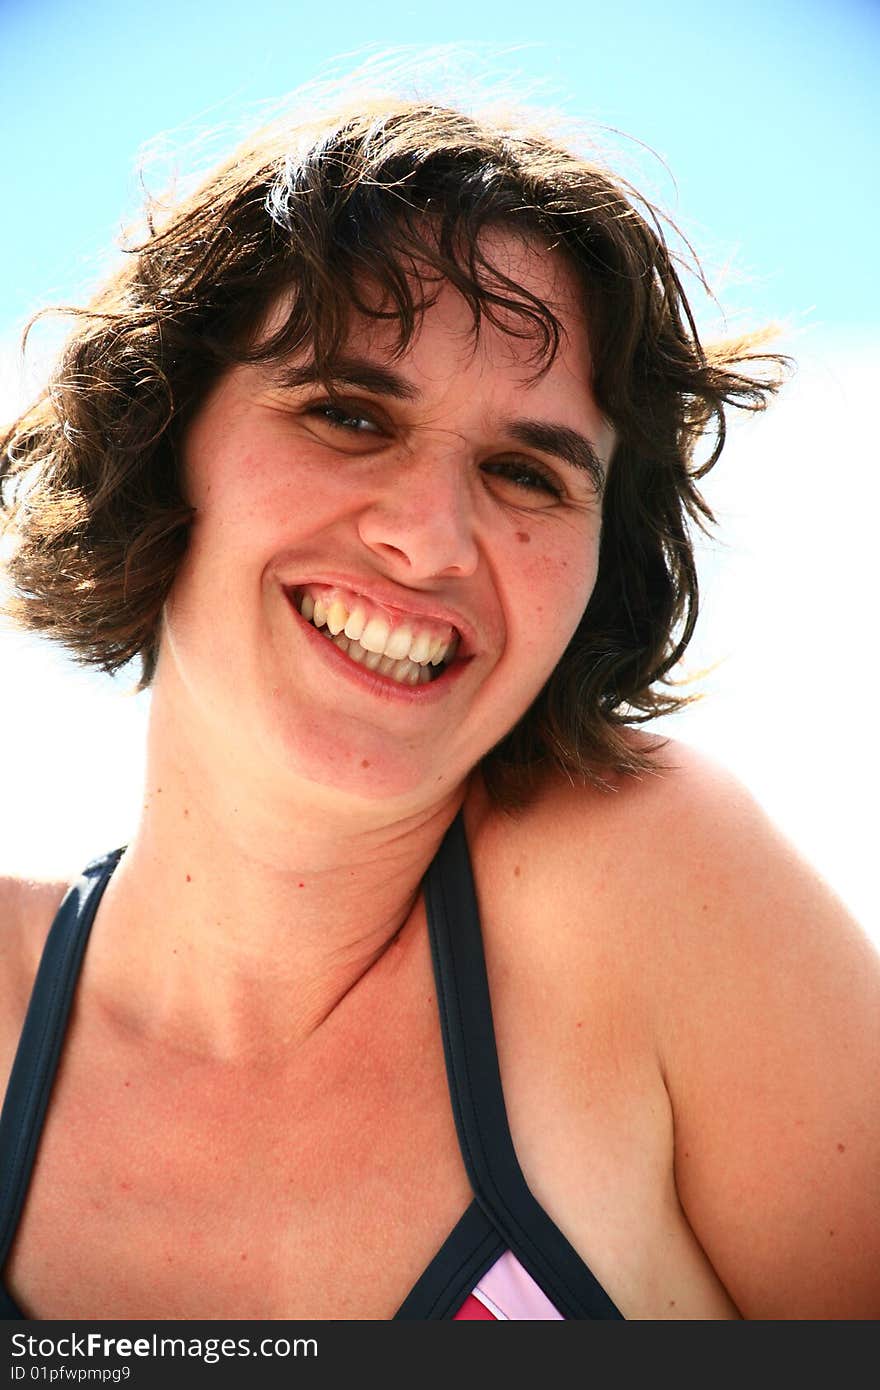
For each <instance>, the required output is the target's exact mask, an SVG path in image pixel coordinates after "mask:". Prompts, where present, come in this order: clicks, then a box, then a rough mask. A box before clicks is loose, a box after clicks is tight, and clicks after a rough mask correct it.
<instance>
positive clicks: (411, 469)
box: [358, 444, 479, 581]
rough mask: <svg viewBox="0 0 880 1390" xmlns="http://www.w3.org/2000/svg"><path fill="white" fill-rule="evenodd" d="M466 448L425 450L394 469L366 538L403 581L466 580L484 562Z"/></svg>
mask: <svg viewBox="0 0 880 1390" xmlns="http://www.w3.org/2000/svg"><path fill="white" fill-rule="evenodd" d="M465 454H466V451H465V449H464V446H463V445H461V444H459V446H458V447H457V448H454V447H443V448H422V449H420V450H419V451H418V454H415V453H412V454H409V455H407V456H406V457H405V458H403V459H402V460H400V461H399V462H398V463H397V464H396V465H394V466H392V467H391V468H390V469H389V473H388V476H387V479H386V480H385V481H384V486H383V487H382V489H381V491H380V492H379V493H378V494H377V496H376V497H375V498H374V500H373V501H372V502H371V503H370V505H369V506H367V507H366V508H364V510H363V511H362V513H361V515H360V518H359V522H358V531H359V534H360V537H361V540H362V541H363V542H364V544H365V545H367V546H368V547H369V548H370V549H371V550H372V551H373V552H374V553H375V554H376V555H378V556H380V557H381V559H382V560H383V561H384V562H385V564H386V565H390V566H391V567H392V568H393V569H394V570H396V571H397V572H398V573H399V575H400V577H401V578H402V579H408V580H409V581H412V580H415V579H430V578H433V577H435V576H436V577H439V576H446V577H456V578H465V577H466V576H468V575H470V574H473V573H474V570H475V569H476V567H477V564H478V561H479V551H478V547H477V541H476V537H475V534H474V521H475V518H474V515H473V499H472V498H471V495H470V488H469V485H468V468H469V466H470V464H469V460H468V459H467V458H466V457H465Z"/></svg>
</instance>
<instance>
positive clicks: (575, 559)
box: [512, 528, 599, 647]
mask: <svg viewBox="0 0 880 1390" xmlns="http://www.w3.org/2000/svg"><path fill="white" fill-rule="evenodd" d="M524 538H525V539H524ZM515 541H516V546H515V553H514V554H513V555H512V563H513V565H514V567H515V570H516V602H517V604H518V605H521V606H522V607H523V608H524V609H525V611H527V612H529V613H530V614H532V616H533V617H534V618H537V619H540V632H541V633H543V636H544V638H545V639H548V638H549V639H552V641H553V643H554V644H559V643H560V642H561V645H562V647H565V646H567V644H568V641H569V638H570V637H571V636H572V634H573V632H574V630H575V628H576V627H577V625H578V623H579V621H580V619H581V616H582V614H583V611H584V609H585V608H586V606H587V603H588V601H589V598H590V594H591V593H592V592H593V587H594V585H595V583H596V574H597V572H598V563H599V546H598V540H597V539H596V540H594V539H593V538H592V537H589V536H582V537H579V538H578V541H577V543H576V544H572V545H566V546H560V545H558V544H557V545H553V546H551V545H550V544H549V543H548V542H546V541H545V542H542V539H541V537H540V536H539V535H538V534H537V528H535V529H533V530H532V531H531V532H529V531H526V530H520V531H517V532H516V533H515ZM536 635H537V634H536Z"/></svg>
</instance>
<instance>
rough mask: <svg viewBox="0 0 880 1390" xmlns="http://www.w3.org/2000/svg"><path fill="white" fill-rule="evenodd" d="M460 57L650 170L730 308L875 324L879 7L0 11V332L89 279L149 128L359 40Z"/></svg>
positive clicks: (229, 112) (879, 310) (241, 97)
mask: <svg viewBox="0 0 880 1390" xmlns="http://www.w3.org/2000/svg"><path fill="white" fill-rule="evenodd" d="M377 13H378V18H377ZM462 41H469V42H471V43H475V44H477V45H479V46H480V47H481V49H482V51H483V52H485V53H488V54H492V53H495V54H496V55H497V56H496V59H495V66H496V67H497V68H498V69H499V70H500V71H501V72H503V73H510V72H519V73H521V74H522V76H523V78H524V79H525V81H526V83H528V82H529V81H530V80H535V79H537V80H539V81H540V82H542V83H544V84H546V93H547V96H548V97H549V98H550V99H552V100H553V101H554V102H556V103H557V104H558V105H559V106H561V107H562V108H563V109H564V110H565V111H567V112H568V113H570V114H572V115H574V116H577V117H579V118H581V117H582V118H590V119H595V120H597V121H600V122H602V123H604V124H607V125H611V126H615V127H617V128H619V129H622V130H624V131H626V132H627V133H628V134H630V135H632V136H634V137H636V138H637V139H639V140H642V141H645V142H646V143H647V144H648V145H650V146H651V147H652V148H653V149H655V150H656V151H657V152H658V153H659V154H660V155H662V156H663V157H664V158H665V159H666V160H667V161H668V164H669V166H670V168H671V170H672V172H673V174H674V175H675V179H676V181H677V186H678V194H677V203H676V204H675V207H674V210H675V212H676V215H677V216H679V217H680V218H681V219H682V221H683V223H684V226H685V227H686V229H687V230H688V231H689V232H691V233H693V235H694V236H695V237H696V239H697V243H698V246H699V248H700V249H701V250H703V251H705V252H706V253H707V255H708V257H709V259H710V261H724V260H727V259H728V258H729V257H732V258H734V260H735V262H736V263H737V264H738V266H739V267H740V269H741V270H742V271H745V272H749V274H750V277H751V278H750V279H749V281H748V283H747V284H744V285H739V286H732V287H731V288H730V289H729V290H728V292H727V294H726V296H725V298H726V302H727V303H728V304H729V305H730V306H731V307H732V308H733V309H737V308H743V309H747V310H751V311H753V314H754V316H756V317H772V318H783V319H786V320H789V321H792V322H795V323H797V324H799V325H810V326H815V327H816V328H818V329H820V330H823V331H824V330H827V329H829V328H838V327H841V326H847V327H849V326H853V327H855V326H859V327H861V328H864V327H865V326H867V325H873V324H876V323H877V321H878V318H880V276H878V275H877V273H876V267H875V257H876V241H877V230H876V228H877V221H878V216H877V214H878V192H877V178H876V149H877V136H878V110H880V100H878V95H877V93H878V87H880V83H878V80H877V79H878V72H880V6H878V5H877V3H876V0H738V3H737V4H735V5H720V4H711V3H706V0H679V3H677V4H676V3H674V2H673V3H662V0H628V3H627V4H626V5H609V4H608V0H598V2H597V0H576V3H569V4H566V3H564V2H563V3H557V4H556V5H554V6H553V7H548V6H544V5H536V4H529V5H525V4H518V3H516V0H514V2H513V3H511V0H483V2H482V3H479V2H478V3H472V0H469V2H468V3H463V0H445V3H444V4H443V5H442V6H436V5H425V4H421V3H419V4H416V3H391V4H387V3H386V4H384V5H382V6H381V7H380V8H379V9H378V12H377V11H376V10H374V9H373V7H368V6H365V5H363V4H362V3H357V4H355V3H352V0H333V3H332V4H329V5H323V6H320V5H315V4H308V5H307V4H302V3H296V0H293V3H291V0H286V3H282V0H248V3H246V4H242V3H240V0H236V3H234V4H231V3H228V0H129V3H125V4H120V3H118V0H39V3H34V0H0V51H2V53H3V69H4V102H3V117H2V129H3V137H2V155H0V158H2V165H0V173H2V187H3V190H4V216H3V217H2V219H0V257H2V260H0V264H2V265H3V267H4V270H3V279H2V307H0V335H2V336H4V337H5V336H6V335H7V334H8V332H9V331H10V329H11V328H13V327H14V326H15V325H16V324H17V323H19V322H20V321H21V319H22V318H23V317H24V316H25V315H26V314H27V313H28V312H30V311H32V310H33V309H35V308H37V307H39V305H40V304H42V303H43V301H44V300H45V299H46V298H47V297H55V296H60V297H69V296H71V295H73V294H75V293H76V292H77V290H78V289H79V287H80V286H81V285H82V284H83V283H84V282H88V280H89V279H90V278H91V275H92V273H93V270H94V266H95V264H96V263H97V259H96V258H97V255H98V253H99V251H100V250H101V249H102V248H105V247H107V246H108V245H109V244H110V243H112V241H113V240H114V238H115V235H116V232H117V229H118V226H119V222H120V216H121V214H122V211H123V209H127V210H128V211H129V212H130V211H131V210H132V209H133V207H134V205H135V202H136V196H135V195H136V185H135V182H134V180H133V177H132V168H133V165H134V162H135V158H136V155H137V152H138V150H139V148H140V147H141V146H142V145H143V144H144V142H146V141H148V140H150V139H151V138H153V137H155V136H156V135H157V134H158V133H159V132H161V131H166V130H174V129H175V128H178V127H181V126H186V125H189V124H190V123H192V122H195V123H196V125H197V126H198V125H199V124H201V123H203V122H204V123H208V124H210V123H211V122H212V121H213V120H233V121H234V120H236V118H237V117H238V116H239V115H240V113H241V112H242V110H244V109H247V108H248V107H251V106H253V104H255V103H257V102H259V101H261V100H264V99H266V98H277V97H281V96H282V95H283V94H284V93H285V92H287V91H289V90H291V89H292V88H294V87H296V86H297V85H299V84H300V83H301V82H303V81H304V80H306V79H308V78H311V77H314V75H315V74H316V72H317V71H318V70H319V69H320V68H321V67H322V65H324V64H326V63H327V62H329V61H332V60H334V59H338V58H339V57H340V55H342V54H346V53H351V52H361V53H363V52H364V51H365V50H366V49H367V47H368V46H369V48H370V49H371V50H375V49H377V48H383V47H385V46H387V45H389V44H415V45H425V44H438V43H441V44H446V43H455V42H462ZM504 50H508V51H507V52H504ZM646 167H648V168H649V171H650V174H651V176H652V177H655V178H656V179H657V181H658V191H659V192H660V194H661V196H663V197H664V198H665V199H667V200H669V201H672V200H673V199H674V198H675V196H676V195H675V190H674V189H673V188H672V186H671V184H670V182H669V180H668V179H665V178H664V176H663V174H662V170H661V169H660V168H659V167H654V168H650V165H649V164H647V165H646Z"/></svg>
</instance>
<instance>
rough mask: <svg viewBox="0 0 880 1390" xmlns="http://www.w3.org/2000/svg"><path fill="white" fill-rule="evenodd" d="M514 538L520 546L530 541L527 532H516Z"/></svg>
mask: <svg viewBox="0 0 880 1390" xmlns="http://www.w3.org/2000/svg"><path fill="white" fill-rule="evenodd" d="M516 538H517V540H518V541H519V543H520V545H528V543H529V541H530V540H531V539H532V538H531V536H530V535H529V533H528V531H517V533H516Z"/></svg>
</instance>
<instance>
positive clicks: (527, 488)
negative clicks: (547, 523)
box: [483, 459, 565, 506]
mask: <svg viewBox="0 0 880 1390" xmlns="http://www.w3.org/2000/svg"><path fill="white" fill-rule="evenodd" d="M483 471H484V472H485V473H491V474H493V475H494V476H496V477H499V478H502V479H504V480H505V481H507V482H509V483H511V485H512V486H513V487H515V488H516V489H517V490H518V491H520V492H521V493H522V494H523V495H524V500H526V501H528V500H529V499H528V497H527V494H529V493H531V494H532V499H531V501H532V505H538V506H541V505H546V504H547V503H549V502H552V501H557V502H558V501H560V500H561V498H563V497H564V496H565V492H564V489H563V488H562V485H561V484H560V483H559V481H558V480H557V478H556V477H555V476H554V474H553V473H552V472H551V471H550V469H549V468H544V467H542V465H541V464H539V463H537V462H534V461H533V462H531V463H526V462H525V460H523V459H498V460H494V461H493V462H491V463H486V464H484V465H483Z"/></svg>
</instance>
